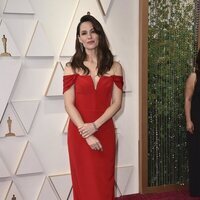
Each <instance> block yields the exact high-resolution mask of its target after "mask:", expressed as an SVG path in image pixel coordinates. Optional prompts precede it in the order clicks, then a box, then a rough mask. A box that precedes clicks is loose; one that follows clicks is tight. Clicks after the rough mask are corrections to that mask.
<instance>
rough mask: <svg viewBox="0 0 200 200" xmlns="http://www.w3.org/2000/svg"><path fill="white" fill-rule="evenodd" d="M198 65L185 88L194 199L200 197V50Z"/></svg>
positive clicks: (191, 187)
mask: <svg viewBox="0 0 200 200" xmlns="http://www.w3.org/2000/svg"><path fill="white" fill-rule="evenodd" d="M196 63H197V68H196V69H195V70H194V72H192V73H191V74H190V75H189V76H188V78H187V81H186V86H185V118H186V129H187V143H188V158H189V160H188V164H189V192H190V196H192V197H200V50H199V51H198V54H197V58H196Z"/></svg>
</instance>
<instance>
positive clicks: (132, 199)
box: [116, 191, 200, 200]
mask: <svg viewBox="0 0 200 200" xmlns="http://www.w3.org/2000/svg"><path fill="white" fill-rule="evenodd" d="M116 200H200V197H190V196H189V194H188V192H187V191H179V192H164V193H156V194H145V195H142V194H133V195H127V196H123V197H119V198H116Z"/></svg>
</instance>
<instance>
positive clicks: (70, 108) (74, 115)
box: [64, 66, 103, 151]
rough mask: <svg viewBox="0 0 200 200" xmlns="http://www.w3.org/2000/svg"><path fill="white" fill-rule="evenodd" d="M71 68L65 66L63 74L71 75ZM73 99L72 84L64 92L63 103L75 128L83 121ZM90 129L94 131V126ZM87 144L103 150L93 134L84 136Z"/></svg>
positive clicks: (82, 123)
mask: <svg viewBox="0 0 200 200" xmlns="http://www.w3.org/2000/svg"><path fill="white" fill-rule="evenodd" d="M72 74H74V73H73V70H72V69H71V67H70V66H66V67H65V71H64V75H72ZM74 101H75V93H74V85H72V86H71V87H70V88H69V89H68V90H67V91H65V93H64V103H65V110H66V112H67V113H68V115H69V117H70V119H71V120H72V121H73V123H74V124H75V125H76V127H77V128H80V127H82V126H83V125H84V121H83V119H82V117H81V115H80V113H79V111H78V110H77V108H76V107H75V105H74ZM90 131H92V132H95V131H96V130H95V127H94V126H91V128H90ZM86 142H87V144H88V145H89V146H90V148H91V149H93V150H101V151H103V147H102V145H101V143H100V141H99V140H98V139H97V138H96V137H95V136H93V135H91V136H89V137H87V138H86Z"/></svg>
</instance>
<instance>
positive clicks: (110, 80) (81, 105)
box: [63, 74, 123, 115]
mask: <svg viewBox="0 0 200 200" xmlns="http://www.w3.org/2000/svg"><path fill="white" fill-rule="evenodd" d="M114 84H116V86H117V87H118V88H120V89H121V90H122V88H123V77H122V76H116V75H112V76H101V77H100V78H99V80H98V82H97V84H96V88H95V86H94V82H93V80H92V77H91V76H90V75H79V74H72V75H65V76H64V77H63V93H64V92H65V91H67V90H68V89H69V88H70V87H71V86H72V85H74V91H75V106H76V107H77V109H78V110H79V112H80V113H85V111H86V110H87V111H88V112H96V114H97V113H99V115H100V114H102V112H104V111H105V109H106V108H107V107H108V106H109V105H110V103H111V99H112V90H113V85H114Z"/></svg>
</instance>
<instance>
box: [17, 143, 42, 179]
mask: <svg viewBox="0 0 200 200" xmlns="http://www.w3.org/2000/svg"><path fill="white" fill-rule="evenodd" d="M41 172H43V169H42V166H41V163H40V161H39V160H38V157H37V155H36V154H35V152H34V151H33V148H32V147H31V144H30V143H29V142H28V143H27V144H26V147H25V149H24V153H23V155H22V157H21V161H20V163H19V165H18V168H17V170H16V175H24V174H34V173H41Z"/></svg>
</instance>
